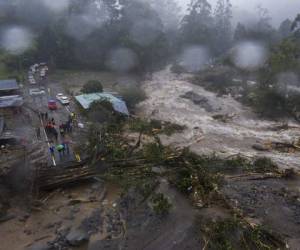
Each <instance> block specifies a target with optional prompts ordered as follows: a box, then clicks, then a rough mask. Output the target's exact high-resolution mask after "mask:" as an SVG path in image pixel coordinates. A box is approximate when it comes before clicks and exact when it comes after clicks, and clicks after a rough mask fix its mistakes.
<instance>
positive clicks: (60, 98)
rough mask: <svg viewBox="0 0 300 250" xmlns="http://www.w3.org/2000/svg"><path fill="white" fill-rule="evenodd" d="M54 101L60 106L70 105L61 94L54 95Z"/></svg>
mask: <svg viewBox="0 0 300 250" xmlns="http://www.w3.org/2000/svg"><path fill="white" fill-rule="evenodd" d="M56 99H57V100H58V101H59V102H60V103H61V104H62V105H68V104H70V100H69V98H68V97H67V96H65V95H64V94H62V93H58V94H57V95H56Z"/></svg>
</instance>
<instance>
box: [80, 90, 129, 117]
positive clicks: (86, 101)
mask: <svg viewBox="0 0 300 250" xmlns="http://www.w3.org/2000/svg"><path fill="white" fill-rule="evenodd" d="M75 99H76V100H77V102H78V103H79V104H80V105H81V107H82V108H83V109H89V107H90V105H91V104H92V103H93V102H95V101H101V100H107V101H109V102H110V103H111V104H112V106H113V108H114V110H115V111H117V112H119V113H121V114H124V115H127V116H128V115H129V111H128V108H127V105H126V103H125V102H124V101H123V100H121V99H119V98H117V97H115V96H113V95H112V94H110V93H92V94H83V95H78V96H75Z"/></svg>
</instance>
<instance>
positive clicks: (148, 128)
mask: <svg viewBox="0 0 300 250" xmlns="http://www.w3.org/2000/svg"><path fill="white" fill-rule="evenodd" d="M184 129H185V126H181V125H178V124H174V123H171V122H163V121H159V120H154V119H152V120H150V121H147V120H144V119H140V118H136V119H131V120H130V121H129V130H130V131H132V132H143V133H144V134H147V135H152V134H166V135H168V136H171V135H172V134H174V133H181V132H182V131H183V130H184Z"/></svg>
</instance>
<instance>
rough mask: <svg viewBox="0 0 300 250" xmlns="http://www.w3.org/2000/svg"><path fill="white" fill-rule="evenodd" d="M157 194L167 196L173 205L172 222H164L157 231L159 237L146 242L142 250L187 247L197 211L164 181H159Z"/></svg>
mask: <svg viewBox="0 0 300 250" xmlns="http://www.w3.org/2000/svg"><path fill="white" fill-rule="evenodd" d="M159 192H161V193H163V194H165V195H167V197H168V198H169V199H170V201H171V203H172V205H173V207H172V210H171V214H170V217H171V218H172V220H167V221H165V223H164V224H163V225H162V227H161V228H160V229H159V230H160V232H161V233H160V234H159V237H157V238H156V239H154V240H151V242H148V243H147V244H146V245H145V246H144V247H143V249H145V250H154V249H164V250H167V249H180V247H181V246H182V245H181V244H184V245H185V247H187V245H188V243H187V242H186V241H185V240H186V239H187V238H189V241H188V242H189V243H190V244H191V239H190V238H191V235H189V231H190V230H192V227H193V225H194V221H195V216H196V214H197V211H196V210H195V209H193V207H192V206H191V204H190V203H189V202H188V200H187V199H186V198H185V197H183V196H182V195H181V194H180V193H178V192H177V191H176V190H174V189H173V188H171V187H170V186H169V184H168V182H167V181H166V180H164V179H162V180H161V183H160V187H159Z"/></svg>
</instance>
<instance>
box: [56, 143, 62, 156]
mask: <svg viewBox="0 0 300 250" xmlns="http://www.w3.org/2000/svg"><path fill="white" fill-rule="evenodd" d="M56 150H57V152H58V155H59V159H60V160H62V145H61V144H59V145H57V146H56Z"/></svg>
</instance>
